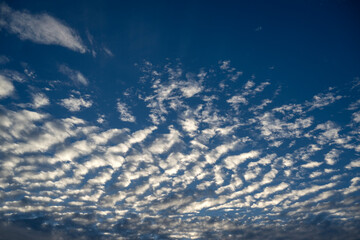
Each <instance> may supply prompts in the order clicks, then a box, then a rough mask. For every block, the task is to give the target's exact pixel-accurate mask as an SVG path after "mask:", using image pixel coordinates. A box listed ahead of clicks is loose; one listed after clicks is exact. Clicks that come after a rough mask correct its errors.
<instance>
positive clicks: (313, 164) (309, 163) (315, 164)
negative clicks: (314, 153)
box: [301, 162, 322, 168]
mask: <svg viewBox="0 0 360 240" xmlns="http://www.w3.org/2000/svg"><path fill="white" fill-rule="evenodd" d="M321 164H322V162H308V163H306V164H303V165H301V167H303V168H315V167H318V166H320V165H321Z"/></svg>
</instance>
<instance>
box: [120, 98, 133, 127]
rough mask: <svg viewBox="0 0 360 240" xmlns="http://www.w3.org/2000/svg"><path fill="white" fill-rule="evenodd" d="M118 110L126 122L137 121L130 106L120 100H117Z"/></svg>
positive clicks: (122, 119)
mask: <svg viewBox="0 0 360 240" xmlns="http://www.w3.org/2000/svg"><path fill="white" fill-rule="evenodd" d="M117 110H118V112H119V113H120V119H121V121H124V122H135V121H136V118H135V117H134V116H133V115H132V113H131V112H130V110H129V108H128V106H127V105H126V104H125V103H122V102H120V101H118V102H117Z"/></svg>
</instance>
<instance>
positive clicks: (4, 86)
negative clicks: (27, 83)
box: [0, 75, 15, 98]
mask: <svg viewBox="0 0 360 240" xmlns="http://www.w3.org/2000/svg"><path fill="white" fill-rule="evenodd" d="M14 91H15V88H14V85H13V84H12V82H11V81H10V80H9V79H8V78H7V77H5V76H3V75H0V98H5V97H8V96H10V95H12V94H13V92H14Z"/></svg>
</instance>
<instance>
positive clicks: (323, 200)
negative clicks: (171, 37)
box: [0, 61, 360, 239]
mask: <svg viewBox="0 0 360 240" xmlns="http://www.w3.org/2000/svg"><path fill="white" fill-rule="evenodd" d="M139 68H140V72H141V77H140V81H139V83H138V84H139V85H141V87H140V88H139V90H138V92H137V94H133V95H129V94H128V95H126V97H123V98H116V99H113V101H112V105H111V107H112V109H113V111H115V112H116V110H117V112H116V116H118V114H119V115H120V120H121V124H120V125H119V126H120V127H118V128H117V127H109V126H107V122H110V121H111V117H110V116H109V117H107V116H106V119H107V120H106V124H101V125H98V124H97V122H98V123H104V118H105V116H104V115H99V114H98V113H94V114H93V116H94V117H95V118H94V119H93V120H92V121H91V120H89V119H90V117H89V119H87V117H86V116H87V115H86V114H84V115H82V112H80V111H81V110H82V109H84V108H89V109H88V110H87V112H91V111H93V112H94V111H95V110H94V108H95V107H92V108H90V107H91V106H92V105H93V104H94V105H95V102H94V101H95V99H97V98H92V100H90V95H88V94H86V91H87V89H84V90H82V91H83V92H81V93H80V92H77V91H74V90H72V89H66V90H65V92H66V94H67V96H69V97H67V98H60V99H59V98H57V97H58V96H57V95H56V94H53V92H51V91H49V92H47V93H46V95H45V94H44V93H41V92H39V91H36V92H35V91H34V90H33V88H31V87H30V86H29V88H28V91H29V93H30V94H29V98H28V99H29V101H30V102H29V103H25V104H22V105H19V104H17V105H16V104H14V105H5V104H2V105H1V107H0V120H1V121H0V141H1V144H0V152H1V155H0V157H1V162H0V197H1V200H2V202H1V204H0V216H1V219H2V220H3V222H0V232H1V233H2V235H3V236H9V238H10V237H11V238H12V239H24V238H28V239H331V238H335V239H357V238H358V236H359V234H360V232H359V229H360V228H359V226H360V225H359V218H358V216H359V213H360V212H359V209H360V208H359V190H360V177H359V174H358V169H359V167H360V163H359V157H358V154H359V152H360V149H359V131H358V129H359V122H358V121H357V111H358V108H354V107H349V108H351V109H352V110H348V112H347V114H348V120H349V123H348V124H342V125H341V124H339V123H337V122H336V121H335V120H334V119H332V120H329V119H326V118H325V119H319V117H318V114H315V113H319V112H320V111H324V112H326V113H331V108H328V107H330V106H331V105H332V104H336V103H337V102H341V101H344V100H345V98H342V97H340V96H342V95H344V96H345V95H351V94H354V93H353V92H351V90H349V89H337V93H339V94H336V93H335V91H333V90H329V89H327V90H325V91H324V92H323V93H319V94H316V95H315V96H313V97H312V98H310V100H308V101H303V102H298V103H291V104H290V103H287V102H283V104H280V105H279V104H276V103H275V100H276V99H275V100H274V101H272V100H269V99H270V98H271V97H272V96H273V95H274V92H276V90H277V89H278V86H272V83H271V82H270V81H268V80H265V81H262V80H259V81H257V80H255V79H253V78H252V79H250V80H245V81H242V82H240V83H236V81H239V79H240V78H239V79H237V80H234V78H233V74H236V73H237V72H239V71H238V70H237V69H236V68H235V67H231V62H230V61H226V62H225V63H224V62H219V65H217V66H216V67H210V68H202V69H200V70H198V71H197V72H186V71H185V70H184V68H183V67H182V66H181V64H179V63H173V62H171V61H169V62H168V63H166V64H165V65H164V66H162V65H159V66H154V65H153V64H151V63H149V62H144V63H143V64H141V65H139ZM63 70H64V69H63ZM63 73H65V74H66V75H69V77H70V78H71V77H73V78H74V79H73V80H74V81H78V80H79V79H77V76H78V74H77V73H78V72H77V71H75V70H72V69H70V68H69V67H66V70H65V71H64V72H63ZM244 74H246V72H244ZM216 79H222V81H221V82H219V81H215V80H216ZM0 80H1V79H0ZM2 80H3V82H6V84H12V82H11V80H9V78H7V77H3V79H2ZM0 83H1V82H0ZM213 83H215V86H214V85H211V84H213ZM6 84H5V85H6ZM17 84H22V85H23V87H25V88H26V87H27V84H28V82H26V81H22V82H18V83H17ZM17 84H16V86H17ZM220 85H221V86H223V87H221V86H220ZM236 85H237V86H239V85H240V87H235V86H236ZM11 86H12V87H10V88H9V89H10V90H7V91H4V93H3V94H2V101H3V100H6V99H9V97H10V96H11V94H12V93H13V92H14V91H15V86H13V85H11ZM90 87H91V86H88V88H90ZM265 89H267V90H268V92H265ZM56 90H57V89H55V90H53V91H56ZM130 90H131V89H127V91H130ZM19 91H20V90H19ZM125 92H126V91H125ZM62 93H64V92H62ZM340 93H341V95H340ZM269 95H270V96H269ZM52 96H53V98H52ZM54 96H55V97H54ZM229 99H232V100H230V101H229ZM243 99H244V100H243ZM194 102H196V103H197V104H194ZM54 103H55V104H54ZM56 103H57V104H60V105H62V106H63V107H65V108H67V109H68V110H69V111H65V112H66V113H64V115H63V116H61V117H59V116H56V112H52V110H51V109H52V107H54V106H53V105H55V106H56ZM133 103H136V104H138V105H141V104H142V106H144V108H143V109H142V111H141V114H143V115H142V116H141V117H140V116H139V115H137V114H138V112H139V111H136V110H135V107H136V104H133ZM344 104H345V103H344ZM354 104H355V103H354V102H351V103H348V105H349V106H354ZM45 106H46V108H45ZM329 109H330V110H329ZM325 115H326V116H328V115H327V114H325ZM84 116H85V117H84ZM117 119H118V118H117ZM96 121H97V122H96ZM117 122H119V121H117ZM342 156H347V157H346V158H342Z"/></svg>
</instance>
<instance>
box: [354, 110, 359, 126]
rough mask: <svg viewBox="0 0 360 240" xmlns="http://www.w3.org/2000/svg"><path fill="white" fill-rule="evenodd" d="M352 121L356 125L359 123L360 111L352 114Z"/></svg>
mask: <svg viewBox="0 0 360 240" xmlns="http://www.w3.org/2000/svg"><path fill="white" fill-rule="evenodd" d="M353 120H354V122H356V123H358V122H360V111H359V112H356V113H353Z"/></svg>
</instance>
